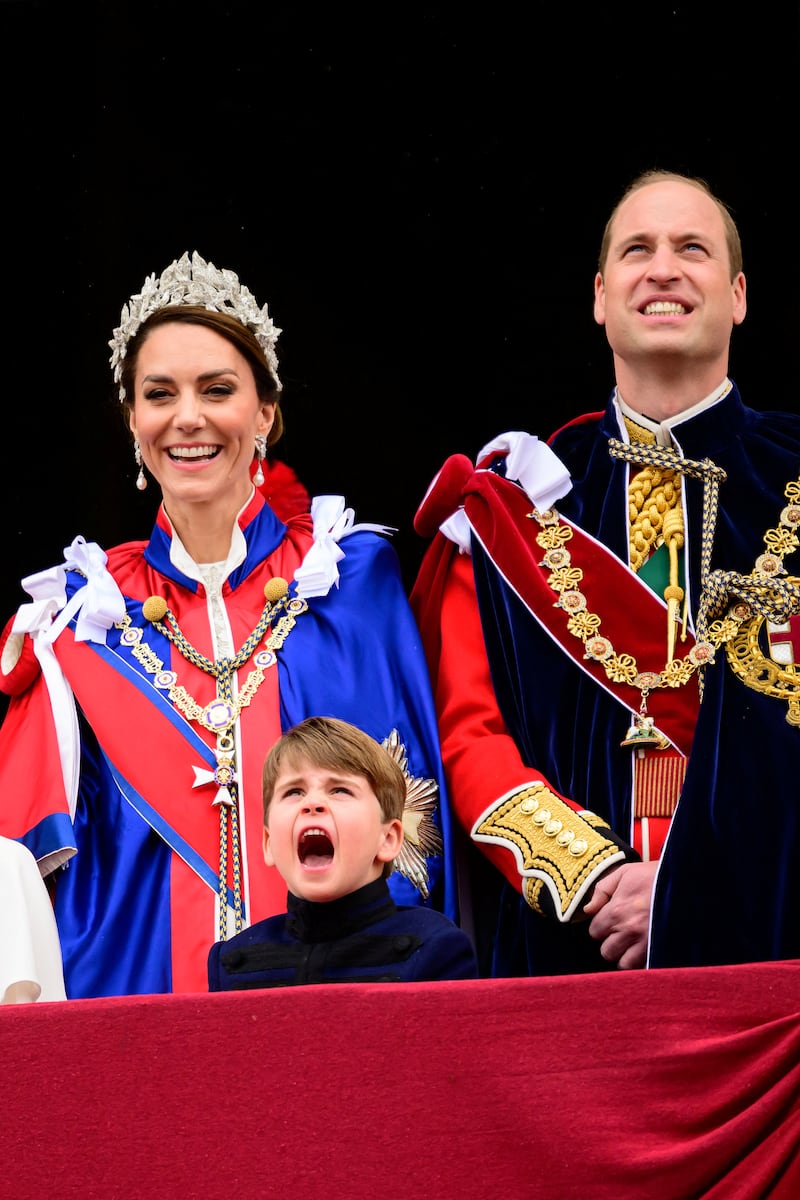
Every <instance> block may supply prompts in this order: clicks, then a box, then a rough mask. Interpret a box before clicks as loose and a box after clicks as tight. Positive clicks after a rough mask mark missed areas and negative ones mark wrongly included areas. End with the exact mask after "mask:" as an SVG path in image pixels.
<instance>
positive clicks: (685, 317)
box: [594, 180, 746, 379]
mask: <svg viewBox="0 0 800 1200" xmlns="http://www.w3.org/2000/svg"><path fill="white" fill-rule="evenodd" d="M745 311H746V301H745V279H744V275H743V274H742V273H741V272H739V273H738V274H737V275H736V277H735V278H734V279H733V280H731V277H730V263H729V256H728V246H727V242H726V239H725V226H724V223H723V220H722V215H721V214H720V212H719V209H718V208H717V205H716V204H715V203H714V201H713V200H712V199H711V198H710V197H709V196H707V195H706V194H705V193H704V192H703V191H701V190H700V189H699V188H697V187H693V186H692V185H691V184H687V183H681V182H680V181H673V180H665V181H663V182H659V183H651V184H648V185H647V186H646V187H643V188H640V189H639V190H638V191H636V192H634V193H633V194H632V195H631V196H629V197H628V199H627V200H626V201H625V202H624V203H623V205H622V206H621V208H620V210H619V212H618V213H617V216H616V217H615V219H614V224H613V226H612V231H611V240H610V245H609V253H608V258H607V260H606V264H605V270H604V271H603V273H602V275H601V274H600V273H598V274H597V276H596V277H595V301H594V315H595V320H596V321H597V322H598V324H600V325H604V326H605V331H606V337H607V338H608V342H609V345H610V346H611V349H612V350H613V352H614V355H615V358H617V359H621V360H623V362H624V364H625V366H626V368H627V369H629V370H632V371H634V370H636V367H637V364H638V365H640V366H644V365H649V364H652V363H653V361H654V360H656V359H662V360H663V361H664V364H665V365H666V364H667V363H669V360H674V365H676V366H678V365H681V364H683V363H684V362H686V361H689V362H695V363H697V364H698V365H701V364H702V365H705V366H711V367H712V368H714V369H716V366H717V364H719V378H720V379H721V378H722V377H723V376H724V375H725V373H726V371H727V363H728V349H729V342H730V335H731V330H732V328H733V326H734V325H738V324H739V323H740V322H741V321H742V320H744V315H745Z"/></svg>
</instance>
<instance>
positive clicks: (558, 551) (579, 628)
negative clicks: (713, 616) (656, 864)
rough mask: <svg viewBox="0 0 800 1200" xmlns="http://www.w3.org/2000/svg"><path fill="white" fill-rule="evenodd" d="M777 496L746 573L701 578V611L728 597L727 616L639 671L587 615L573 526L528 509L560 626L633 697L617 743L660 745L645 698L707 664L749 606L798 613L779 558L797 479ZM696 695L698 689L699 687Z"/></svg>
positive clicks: (789, 544) (791, 529)
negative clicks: (637, 698) (630, 721)
mask: <svg viewBox="0 0 800 1200" xmlns="http://www.w3.org/2000/svg"><path fill="white" fill-rule="evenodd" d="M784 495H785V496H786V497H787V499H788V500H789V504H788V505H787V506H786V507H785V508H784V509H783V510H782V512H781V514H780V518H779V524H778V526H777V527H776V528H774V529H768V530H767V532H766V534H765V535H764V544H765V546H766V552H765V553H764V554H761V555H759V557H758V558H757V559H756V562H755V566H754V568H753V570H752V572H751V573H750V575H749V576H740V575H737V574H735V573H734V572H721V571H715V572H712V573H710V574H709V575H708V577H707V579H706V584H707V589H708V592H709V594H708V595H707V594H706V588H704V590H703V595H702V596H701V610H702V611H703V612H704V613H715V612H719V611H720V610H721V609H722V607H724V604H725V603H726V602H727V600H728V599H729V597H730V596H731V595H733V596H738V597H740V598H739V599H736V600H734V603H733V604H731V606H730V608H729V610H728V612H727V614H726V615H725V616H724V617H722V618H721V619H718V620H715V621H712V622H711V624H709V625H707V626H706V629H705V636H704V637H703V638H702V639H701V638H700V637H698V640H697V641H696V643H695V645H694V646H693V647H692V649H691V650H689V651H688V653H687V654H686V655H685V656H684V657H683V658H672V659H670V660H669V661H668V662H666V663H665V665H664V666H663V667H662V668H661V670H660V671H640V669H639V666H638V664H637V662H636V659H635V658H634V657H633V655H631V654H626V653H622V654H619V653H618V652H617V651H616V649H615V648H614V646H613V645H612V643H611V642H610V641H609V639H608V638H607V637H605V636H604V635H603V634H602V633H601V631H600V626H601V618H600V617H599V616H598V615H597V614H596V613H592V612H589V610H588V602H587V600H586V597H585V595H584V594H583V592H582V591H581V590H580V588H579V586H578V585H579V584H580V583H581V581H582V580H583V569H582V568H581V567H579V566H575V565H573V563H572V556H571V553H570V551H569V550H568V549H567V548H566V547H567V543H568V542H569V541H570V540H571V539H572V537H573V531H572V529H571V528H570V526H569V525H567V524H566V523H564V522H563V521H562V520H561V518H560V517H559V514H558V512H557V511H556V509H554V508H550V509H547V511H546V512H540V511H539V510H538V509H533V511H532V512H530V513H529V514H528V516H529V517H531V518H532V519H534V520H535V521H537V523H538V524H539V525H540V526H541V529H540V531H539V533H538V534H537V535H536V542H537V544H538V545H539V546H541V547H542V549H543V550H544V551H545V556H544V558H543V559H542V562H541V564H540V565H541V566H544V567H548V568H549V569H550V574H549V575H548V577H547V583H548V585H549V586H550V587H551V588H552V590H553V591H554V592H555V593H556V594H557V595H558V597H559V599H558V602H557V604H556V607H557V608H560V609H562V610H563V611H564V612H565V613H566V614H567V629H568V631H569V632H570V633H571V634H573V635H574V636H575V637H577V638H580V640H581V641H582V642H583V644H584V649H585V652H586V653H585V657H586V658H587V659H591V660H593V661H594V662H598V663H601V664H602V666H603V668H604V670H605V673H606V675H607V677H608V678H609V679H610V680H611V681H612V682H614V683H623V684H626V685H628V686H630V687H633V688H636V689H637V690H638V691H639V693H640V695H641V703H640V706H639V716H638V719H637V724H636V726H635V727H634V728H635V731H636V732H634V729H632V730H631V731H630V732H629V736H628V737H627V738H626V739H625V741H624V742H623V743H622V744H623V745H626V744H633V742H634V740H636V744H641V740H642V739H643V738H651V739H652V741H653V742H654V744H663V739H661V738H660V737H659V736H658V735H653V734H652V720H651V719H650V718H648V717H647V697H648V694H649V693H650V692H651V691H654V690H655V689H657V688H667V687H671V688H677V687H682V686H683V685H684V684H686V683H688V681H689V680H690V679H691V678H692V676H693V675H694V674H695V672H698V679H701V678H702V668H704V667H706V666H707V665H708V664H710V663H712V662H713V661H714V655H715V651H716V650H717V649H719V647H720V646H722V645H724V644H725V643H727V642H729V641H730V640H731V639H732V638H734V637H735V635H736V634H737V632H738V630H739V627H740V626H741V625H742V624H743V623H744V622H745V621H747V620H749V619H750V618H751V617H752V616H753V615H754V612H755V611H760V612H762V613H764V614H765V615H769V616H770V617H771V619H773V620H775V621H785V620H786V619H787V615H788V612H789V610H792V611H793V612H800V589H798V587H797V586H796V585H794V584H793V583H792V581H790V580H785V581H782V580H781V579H780V578H779V577H780V576H785V575H786V568H785V567H784V566H783V558H784V556H785V555H786V554H789V553H791V552H792V551H793V550H796V549H797V547H798V545H800V541H799V540H798V536H797V528H798V526H799V525H800V478H799V479H798V480H796V481H793V482H791V483H789V484H787V486H786V488H785V491H784ZM701 698H702V690H701Z"/></svg>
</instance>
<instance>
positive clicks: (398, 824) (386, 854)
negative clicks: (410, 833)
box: [375, 817, 403, 862]
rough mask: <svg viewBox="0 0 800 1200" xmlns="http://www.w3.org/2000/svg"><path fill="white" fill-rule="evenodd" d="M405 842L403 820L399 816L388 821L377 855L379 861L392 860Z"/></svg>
mask: <svg viewBox="0 0 800 1200" xmlns="http://www.w3.org/2000/svg"><path fill="white" fill-rule="evenodd" d="M402 844H403V822H402V821H401V820H400V818H399V817H395V819H394V820H393V821H388V822H387V823H386V825H384V827H383V834H382V837H381V843H380V846H379V847H378V853H377V854H376V855H375V857H376V859H377V860H378V862H391V861H392V859H394V858H397V855H398V854H399V853H400V847H401V846H402Z"/></svg>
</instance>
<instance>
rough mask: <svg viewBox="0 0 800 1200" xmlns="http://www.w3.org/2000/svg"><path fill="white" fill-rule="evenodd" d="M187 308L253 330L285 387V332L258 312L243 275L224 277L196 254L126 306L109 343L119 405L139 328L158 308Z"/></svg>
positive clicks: (146, 286)
mask: <svg viewBox="0 0 800 1200" xmlns="http://www.w3.org/2000/svg"><path fill="white" fill-rule="evenodd" d="M182 304H196V305H198V306H199V307H201V308H207V309H209V310H210V311H211V312H224V313H228V315H229V316H231V317H235V318H236V320H237V321H239V322H241V324H242V325H245V326H246V327H247V328H248V329H250V330H251V331H252V332H253V333H254V334H255V337H256V341H257V342H258V344H259V345H260V346H261V349H262V350H263V351H264V356H265V358H266V360H267V363H268V365H269V368H270V370H271V372H272V374H273V375H274V377H275V382H276V383H277V385H278V387H279V388H280V387H281V381H280V379H279V378H278V358H277V355H276V354H275V343H276V342H277V340H278V335H279V334H280V332H281V331H280V329H278V328H276V326H275V325H274V324H273V321H272V318H271V317H270V315H269V313H268V312H267V306H266V304H265V305H264V307H263V308H259V306H258V303H257V302H256V298H255V296H254V295H253V293H252V292H251V291H249V289H248V288H246V287H245V286H244V284H242V283H239V277H238V275H236V274H234V272H233V271H220V270H219V269H218V268H217V267H215V266H214V264H213V263H211V262H206V260H205V259H204V258H201V256H200V255H199V254H198V253H197V251H196V250H195V251H194V252H193V254H192V256H191V258H190V257H189V254H188V251H187V253H185V254H184V255H183V256H182V257H181V258H179V259H176V260H175V262H172V263H170V265H169V266H168V267H167V268H166V270H165V271H164V272H163V273H162V275H161V278H160V279H156V276H155V272H153V274H152V275H149V276H148V277H147V279H145V281H144V284H143V286H142V290H141V291H140V292H137V293H136V294H135V295H134V296H131V298H130V300H129V301H128V303H127V304H125V305H124V306H123V309H122V312H121V313H120V322H119V326H118V327H117V328H116V329H115V330H114V335H113V337H112V339H111V341H110V342H109V343H108V344H109V346H110V347H111V359H110V362H111V369H112V371H113V372H114V382H115V383H116V384H118V385H119V398H120V402H121V401H123V400H124V399H125V388H124V387H123V386H122V382H121V380H122V363H123V360H124V358H125V355H126V354H127V352H128V342H129V341H130V340H131V338H132V337H134V336H135V335H136V334H137V333H138V331H139V326H140V325H141V324H142V322H143V321H146V320H147V318H148V317H149V316H150V315H151V313H154V312H156V311H157V310H158V309H159V308H167V307H168V306H170V305H182Z"/></svg>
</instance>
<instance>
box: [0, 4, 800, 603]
mask: <svg viewBox="0 0 800 1200" xmlns="http://www.w3.org/2000/svg"><path fill="white" fill-rule="evenodd" d="M798 27H799V22H798V6H797V5H796V4H794V3H791V4H786V3H784V4H780V3H778V4H774V3H773V4H761V5H758V6H751V5H744V6H741V7H737V6H733V5H729V4H725V5H723V4H702V3H677V4H675V3H671V4H657V5H654V4H645V3H637V4H614V3H607V4H602V5H598V4H594V5H584V4H575V3H571V4H566V3H562V4H561V5H560V6H559V5H554V4H552V3H546V4H545V3H528V4H524V3H520V4H518V5H514V6H513V7H512V6H510V5H509V6H506V5H503V4H494V5H487V6H480V7H477V8H473V9H470V8H469V7H468V6H462V5H452V6H450V5H438V4H428V5H425V4H423V5H416V6H415V5H409V4H403V5H398V4H383V5H370V6H367V5H363V6H362V5H352V6H348V5H343V6H342V5H330V4H329V5H319V6H317V5H310V4H300V3H296V4H292V5H288V4H278V5H275V4H269V3H266V2H261V0H242V2H238V3H237V2H236V0H229V2H227V3H214V4H209V3H205V2H203V0H196V2H195V3H192V4H183V3H168V2H166V0H162V2H161V3H157V4H156V3H152V2H149V0H135V2H127V0H115V2H114V3H108V4H85V5H80V4H72V5H70V4H68V3H66V0H62V3H61V4H57V5H56V4H48V3H40V2H37V0H0V54H1V55H2V71H1V72H0V89H2V105H3V125H2V128H3V133H2V139H3V156H2V162H3V183H2V193H3V197H4V206H3V214H4V215H3V217H2V221H3V231H4V237H3V241H2V280H3V285H2V287H3V322H2V329H3V347H2V358H1V361H2V364H3V368H2V375H1V376H0V378H1V379H2V393H3V414H2V415H3V419H2V431H3V436H2V479H3V484H2V486H3V499H4V504H3V513H4V516H5V522H4V530H3V533H4V553H3V561H4V564H5V565H4V568H3V577H2V594H1V595H0V608H2V611H3V612H5V613H9V614H10V613H11V612H12V611H13V610H14V609H15V608H16V606H17V604H18V603H19V602H20V601H22V600H24V599H25V596H24V594H23V593H22V592H21V590H20V588H19V580H20V578H21V577H22V576H24V575H25V574H27V573H29V572H31V571H34V570H38V569H40V568H43V567H45V566H50V565H53V564H55V563H57V562H60V561H61V559H62V550H63V547H64V546H66V545H67V544H68V543H69V542H70V541H71V540H72V538H73V537H74V536H75V535H76V534H78V533H80V534H82V535H83V536H84V537H85V538H86V539H87V540H90V541H97V542H99V543H100V544H101V545H110V544H112V543H114V542H119V541H124V540H127V539H129V538H136V537H144V536H146V535H147V533H148V532H149V529H150V526H151V523H152V518H153V514H154V506H155V504H156V502H157V496H156V489H155V488H154V487H153V486H151V487H150V488H149V489H148V491H146V492H145V493H143V494H140V493H138V492H137V491H136V489H135V487H134V479H135V473H136V472H135V470H134V466H133V461H132V454H131V451H130V446H129V442H128V439H127V434H126V433H125V430H124V428H123V425H122V422H121V419H120V414H119V409H118V405H117V404H116V401H115V397H114V393H113V391H112V388H111V376H110V372H109V369H108V353H109V351H108V346H107V342H108V339H109V338H110V336H111V331H112V329H113V327H114V326H115V325H116V324H117V323H118V319H119V312H120V308H121V307H122V304H123V302H124V301H126V300H127V298H128V296H129V295H130V294H131V293H132V292H135V291H138V290H139V289H140V287H141V285H142V283H143V281H144V278H145V276H146V275H148V274H150V273H151V272H153V271H155V272H156V273H157V274H160V273H161V271H162V270H163V268H164V267H165V266H166V265H167V264H168V263H169V262H171V261H172V260H173V259H174V258H177V257H179V256H180V255H181V254H182V253H183V251H185V250H189V251H191V250H195V249H196V250H198V251H199V252H200V253H201V254H202V255H203V256H204V257H205V258H208V259H210V260H212V261H213V262H214V263H215V264H216V265H217V266H218V267H229V268H232V269H233V270H235V271H236V272H237V273H238V274H239V276H240V278H241V280H242V282H244V283H245V284H246V285H247V286H248V287H249V288H250V289H251V291H253V292H254V294H255V296H256V298H257V299H258V300H259V302H260V303H262V304H263V303H264V302H268V303H269V307H270V312H271V314H272V316H273V319H274V320H275V322H276V323H277V325H278V326H280V327H281V328H282V329H283V333H282V336H281V338H280V340H279V343H278V351H279V357H280V362H281V376H282V379H283V382H284V413H285V418H286V424H287V434H286V436H285V438H284V440H283V442H282V443H281V444H280V447H279V454H280V456H281V457H283V458H285V459H286V461H288V462H290V463H291V464H292V465H293V466H294V467H295V469H296V470H297V471H298V472H299V474H300V475H301V477H302V478H303V479H304V480H305V482H306V484H307V486H308V487H309V489H310V490H311V491H312V492H329V491H332V492H341V493H344V494H345V495H346V496H347V498H348V502H349V503H351V504H352V505H353V507H354V508H355V510H356V516H357V519H361V520H365V521H381V522H385V523H388V524H390V525H395V526H398V527H399V532H398V533H397V535H396V537H395V544H396V546H397V549H398V552H399V554H400V557H401V562H402V565H403V569H404V572H405V574H406V576H407V579H408V582H409V584H410V582H411V580H412V578H413V575H414V572H415V570H416V567H417V565H418V562H419V558H420V556H421V553H422V550H423V548H424V546H423V544H422V543H421V541H420V539H419V538H417V536H416V535H415V534H414V532H413V530H412V528H411V521H412V517H413V513H414V510H415V508H416V506H417V504H418V502H419V500H420V499H421V497H422V495H423V494H424V491H425V488H426V486H427V484H428V482H429V480H430V479H431V477H432V475H433V474H434V473H435V471H436V470H437V469H438V467H439V466H440V464H441V462H442V460H443V458H444V457H445V456H446V455H447V454H448V453H450V452H453V451H456V450H459V451H463V452H465V453H467V454H469V455H470V456H471V457H474V455H475V453H476V451H477V450H478V449H479V448H480V447H481V446H482V445H483V443H484V442H485V441H487V440H488V439H489V438H490V437H491V436H492V435H494V434H495V433H498V432H500V431H502V430H506V429H527V430H529V431H531V432H534V433H538V434H540V435H541V436H546V435H547V434H548V433H550V432H551V431H552V429H553V428H554V427H555V426H556V425H558V424H559V423H560V422H561V421H563V420H565V419H568V418H569V417H571V416H573V415H576V414H577V413H579V412H584V411H591V410H595V409H598V408H601V407H603V405H604V404H605V402H606V399H607V396H608V392H609V390H610V387H611V383H612V379H611V358H610V352H609V351H608V349H607V347H606V343H605V340H604V337H603V333H602V330H600V329H598V328H597V327H596V326H595V325H594V322H593V319H592V287H593V277H594V271H595V265H596V255H597V249H598V245H599V241H600V235H601V232H602V227H603V225H604V223H605V219H606V217H607V215H608V211H609V209H610V208H611V206H612V205H613V203H614V202H615V201H616V199H617V197H618V194H619V192H620V191H621V190H622V188H623V186H624V185H625V184H626V183H627V182H628V180H629V178H630V177H631V176H633V175H634V174H635V173H637V172H638V171H639V170H642V169H644V168H648V167H653V166H659V167H665V168H669V169H677V170H684V171H688V172H690V173H694V174H699V175H702V176H704V177H705V178H706V179H707V180H708V181H709V182H710V183H711V185H712V186H713V187H714V189H715V190H716V191H717V193H718V194H719V195H720V196H721V197H722V198H723V199H724V200H726V201H727V202H728V203H729V204H730V206H731V207H732V209H733V211H734V215H735V217H736V219H737V221H738V223H739V226H740V230H741V233H742V237H743V241H744V248H745V270H746V273H747V276H748V285H749V300H750V311H749V313H748V317H747V319H746V321H745V324H744V325H743V326H742V327H740V328H739V329H737V331H736V332H735V335H734V351H733V359H732V366H731V374H732V376H733V378H734V379H735V380H736V381H737V383H739V385H740V387H741V388H742V391H743V393H744V396H745V399H746V400H747V401H748V402H749V403H750V404H751V405H753V406H754V407H756V408H775V407H781V408H792V409H797V408H798V392H797V385H796V381H795V378H794V371H795V367H796V363H795V359H796V354H795V348H796V334H795V331H796V329H797V325H798V316H800V301H799V299H798V297H799V296H800V284H799V283H798V201H797V195H798V185H797V179H796V172H797V143H798V136H797V135H798V123H797V118H798V103H797V94H798V78H799V77H798V67H799V66H800V51H799V48H798Z"/></svg>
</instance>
